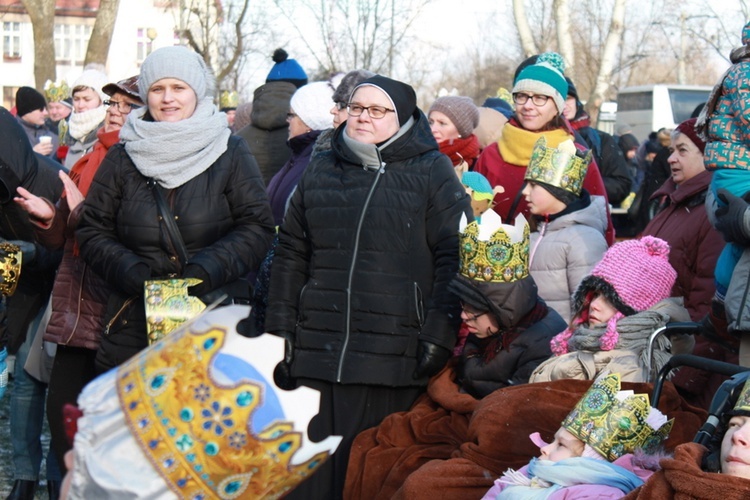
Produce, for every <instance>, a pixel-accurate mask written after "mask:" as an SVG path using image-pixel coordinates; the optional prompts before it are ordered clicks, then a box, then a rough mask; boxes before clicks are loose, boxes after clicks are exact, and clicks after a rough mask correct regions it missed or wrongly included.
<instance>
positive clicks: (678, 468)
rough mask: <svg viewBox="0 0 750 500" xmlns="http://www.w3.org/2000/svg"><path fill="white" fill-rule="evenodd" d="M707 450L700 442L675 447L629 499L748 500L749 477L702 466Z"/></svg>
mask: <svg viewBox="0 0 750 500" xmlns="http://www.w3.org/2000/svg"><path fill="white" fill-rule="evenodd" d="M707 452H708V450H707V449H706V448H705V447H704V446H702V445H700V444H698V443H684V444H681V445H678V446H677V448H675V452H674V458H665V459H662V461H661V463H660V465H661V470H660V471H659V472H657V473H656V474H654V475H653V476H651V477H650V478H649V480H648V481H646V484H644V485H643V486H641V487H640V488H638V489H637V490H634V491H633V492H632V493H630V494H629V495H628V496H627V497H625V498H626V499H627V500H636V499H639V500H651V499H655V498H658V499H662V498H665V499H667V498H676V499H689V498H696V499H701V500H745V499H746V498H748V495H750V493H749V492H750V479H746V478H744V477H737V476H729V475H727V474H719V473H715V472H706V471H704V470H702V469H701V462H702V461H703V456H704V455H705V454H706V453H707Z"/></svg>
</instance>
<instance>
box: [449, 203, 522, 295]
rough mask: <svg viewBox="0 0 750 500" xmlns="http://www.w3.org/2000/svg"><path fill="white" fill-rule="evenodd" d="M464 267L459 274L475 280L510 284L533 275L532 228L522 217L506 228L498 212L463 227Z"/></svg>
mask: <svg viewBox="0 0 750 500" xmlns="http://www.w3.org/2000/svg"><path fill="white" fill-rule="evenodd" d="M459 239H460V242H461V246H460V254H461V263H460V269H459V272H460V273H461V274H462V275H463V276H465V277H467V278H469V279H472V280H476V281H483V282H487V283H510V282H513V281H518V280H521V279H523V278H526V277H527V276H528V275H529V224H528V223H527V222H526V219H524V217H523V216H522V215H520V214H519V215H518V216H517V217H516V220H515V224H514V225H510V224H503V223H502V219H501V218H500V216H499V215H497V213H495V211H494V210H492V209H490V210H487V211H486V212H484V213H483V214H482V216H481V218H480V219H479V220H478V221H477V220H475V221H473V222H471V223H467V219H466V216H465V215H464V216H462V218H461V224H460V226H459Z"/></svg>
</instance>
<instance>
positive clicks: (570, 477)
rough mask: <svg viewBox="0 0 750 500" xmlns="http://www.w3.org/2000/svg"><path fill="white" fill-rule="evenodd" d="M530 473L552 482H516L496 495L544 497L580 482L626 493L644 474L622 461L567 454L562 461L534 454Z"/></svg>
mask: <svg viewBox="0 0 750 500" xmlns="http://www.w3.org/2000/svg"><path fill="white" fill-rule="evenodd" d="M527 473H528V475H529V477H530V478H532V479H537V480H542V481H544V482H546V483H549V484H550V486H549V487H544V486H543V485H533V486H527V485H522V484H515V485H512V486H508V487H507V488H505V489H504V490H503V491H502V492H501V493H500V494H499V495H498V496H497V499H498V500H500V499H513V500H516V499H520V500H542V499H545V498H549V497H550V496H551V495H552V494H553V493H555V492H556V491H558V490H561V489H563V488H566V487H568V486H575V485H578V484H591V485H602V486H611V487H613V488H617V489H619V490H621V491H622V492H623V493H624V494H627V493H630V492H631V491H633V490H634V489H636V488H637V487H639V486H640V485H642V484H643V480H641V478H639V477H638V476H636V475H635V474H633V473H632V472H630V471H629V470H627V469H624V468H623V467H620V466H619V465H615V464H611V463H609V462H605V461H603V460H594V459H593V458H585V457H574V458H566V459H565V460H560V461H559V462H551V461H549V460H539V459H537V458H533V459H531V462H529V467H528V468H527Z"/></svg>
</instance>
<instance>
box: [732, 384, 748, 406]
mask: <svg viewBox="0 0 750 500" xmlns="http://www.w3.org/2000/svg"><path fill="white" fill-rule="evenodd" d="M732 409H733V410H735V411H746V412H750V379H749V380H748V381H747V382H745V385H743V386H742V391H741V392H740V395H739V396H738V397H737V402H736V403H735V404H734V408H732Z"/></svg>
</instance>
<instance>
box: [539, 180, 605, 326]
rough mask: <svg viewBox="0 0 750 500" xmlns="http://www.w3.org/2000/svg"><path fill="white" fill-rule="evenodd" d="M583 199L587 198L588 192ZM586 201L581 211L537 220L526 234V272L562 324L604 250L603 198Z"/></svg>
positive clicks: (569, 315) (568, 318) (594, 197)
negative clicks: (528, 249)
mask: <svg viewBox="0 0 750 500" xmlns="http://www.w3.org/2000/svg"><path fill="white" fill-rule="evenodd" d="M585 199H586V200H588V199H589V196H588V194H586V195H585ZM590 200H591V202H590V204H589V205H588V206H586V207H585V208H582V209H581V210H576V211H574V212H570V213H568V214H565V215H562V216H561V217H558V218H556V219H553V220H551V221H549V222H541V223H540V224H539V225H538V226H537V231H536V232H533V233H531V235H530V243H531V256H532V258H531V264H530V265H529V271H530V272H531V275H532V276H533V277H534V281H536V283H537V286H539V296H540V297H541V298H543V299H544V301H545V302H547V305H549V306H550V307H552V308H553V309H555V310H556V311H557V312H558V313H559V314H560V316H562V318H563V319H564V320H565V322H566V323H569V322H570V319H571V317H572V316H573V311H571V307H570V297H571V296H572V295H573V292H575V291H576V288H578V283H580V282H581V280H582V279H583V278H584V277H585V276H587V275H588V274H589V272H590V271H591V269H593V268H594V266H595V265H596V264H597V263H598V262H599V261H600V260H601V258H602V256H603V255H604V253H605V252H606V251H607V242H606V241H605V239H604V232H605V231H606V229H607V207H606V201H605V200H604V198H603V197H602V196H593V197H591V198H590ZM563 329H564V328H563ZM561 331H562V330H561ZM558 333H559V332H558Z"/></svg>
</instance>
